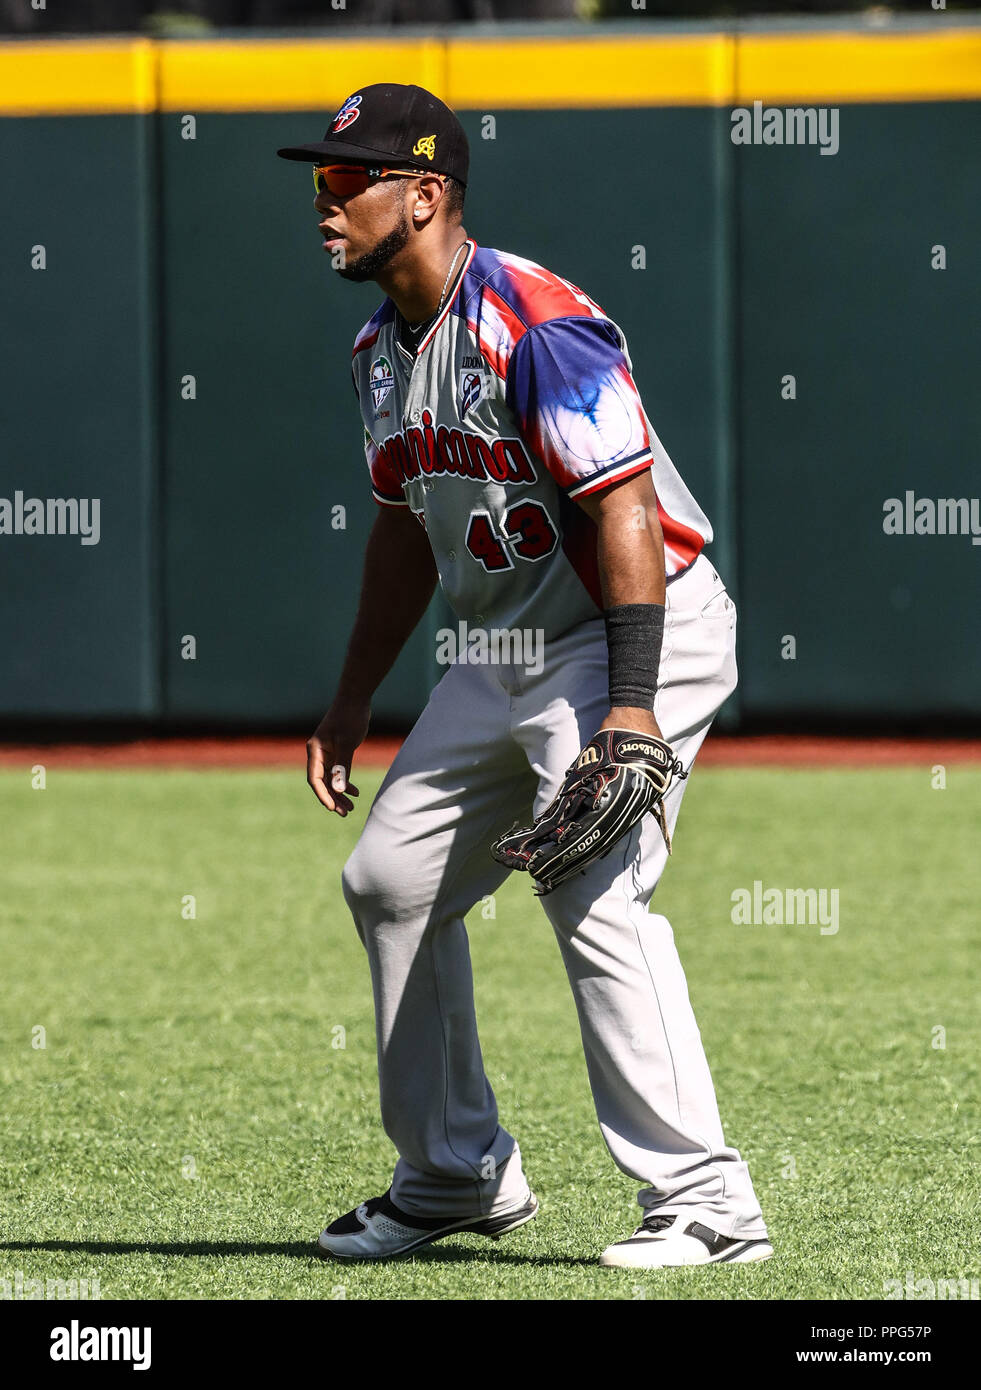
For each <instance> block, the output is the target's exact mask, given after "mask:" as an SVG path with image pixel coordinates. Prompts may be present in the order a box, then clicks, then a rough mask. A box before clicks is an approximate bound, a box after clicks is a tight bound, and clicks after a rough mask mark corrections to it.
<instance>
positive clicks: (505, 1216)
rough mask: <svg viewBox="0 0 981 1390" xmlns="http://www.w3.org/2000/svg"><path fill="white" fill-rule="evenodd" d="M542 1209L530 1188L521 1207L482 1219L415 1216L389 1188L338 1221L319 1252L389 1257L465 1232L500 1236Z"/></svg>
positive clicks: (320, 1243) (359, 1257) (365, 1257)
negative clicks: (405, 1208) (403, 1208)
mask: <svg viewBox="0 0 981 1390" xmlns="http://www.w3.org/2000/svg"><path fill="white" fill-rule="evenodd" d="M390 1191H391V1189H389V1192H390ZM537 1212H538V1199H537V1198H536V1196H535V1194H534V1192H531V1191H529V1193H528V1195H527V1197H526V1198H525V1200H524V1202H523V1203H522V1204H521V1205H520V1206H517V1207H512V1208H511V1209H510V1210H509V1211H504V1212H499V1213H498V1214H496V1215H495V1216H481V1217H478V1218H477V1219H476V1220H475V1219H474V1218H473V1217H472V1216H464V1217H457V1218H456V1219H453V1220H446V1219H445V1218H443V1217H423V1216H412V1215H410V1214H409V1213H408V1212H405V1211H402V1210H401V1209H400V1208H399V1207H397V1206H396V1205H395V1203H394V1202H393V1201H392V1199H391V1197H390V1196H389V1193H388V1192H386V1193H385V1195H384V1196H383V1197H372V1198H370V1199H369V1200H368V1201H367V1202H362V1204H361V1206H360V1207H356V1208H355V1210H354V1211H349V1212H348V1213H347V1215H346V1216H340V1217H338V1219H337V1220H336V1221H334V1222H332V1223H331V1224H330V1225H329V1226H328V1227H327V1229H326V1230H325V1231H324V1232H323V1233H322V1234H321V1236H320V1239H319V1240H318V1241H317V1254H318V1255H323V1256H325V1257H327V1256H333V1257H334V1258H335V1259H339V1260H389V1259H393V1258H394V1257H395V1256H398V1255H410V1254H411V1253H412V1251H413V1250H418V1249H419V1248H420V1246H423V1245H431V1244H432V1242H433V1241H434V1240H442V1238H443V1237H444V1236H451V1235H459V1234H461V1233H462V1232H464V1231H472V1232H473V1233H474V1234H476V1235H480V1236H490V1237H491V1239H492V1240H497V1238H498V1237H499V1236H503V1235H506V1234H507V1232H508V1231H514V1230H517V1228H518V1227H519V1226H523V1225H524V1224H525V1222H526V1221H530V1220H531V1219H532V1217H534V1216H535V1215H536V1214H537Z"/></svg>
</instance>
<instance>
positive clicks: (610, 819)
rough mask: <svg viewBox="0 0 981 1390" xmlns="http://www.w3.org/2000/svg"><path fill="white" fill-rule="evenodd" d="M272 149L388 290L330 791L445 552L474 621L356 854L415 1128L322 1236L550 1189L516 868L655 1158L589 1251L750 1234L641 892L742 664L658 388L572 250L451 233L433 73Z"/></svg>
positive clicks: (451, 128) (637, 1168) (333, 1241)
mask: <svg viewBox="0 0 981 1390" xmlns="http://www.w3.org/2000/svg"><path fill="white" fill-rule="evenodd" d="M279 154H280V155H281V156H283V157H284V158H286V159H293V160H300V161H305V162H308V163H311V164H312V165H313V172H314V182H315V185H316V197H315V201H314V207H315V209H316V211H317V215H318V225H319V228H320V231H321V233H322V236H323V246H324V249H325V250H326V251H328V252H334V251H336V250H338V249H340V251H342V253H343V254H342V255H337V256H336V257H332V260H333V261H334V263H335V267H336V270H337V273H338V274H339V275H341V276H342V277H343V278H345V279H347V280H355V281H363V280H374V281H375V282H376V283H377V284H378V285H379V287H380V288H381V289H382V290H383V291H384V292H385V294H386V298H385V300H384V302H383V303H382V305H381V306H380V308H378V309H377V310H376V312H375V313H374V314H373V315H372V316H371V318H370V319H369V320H368V322H367V323H366V324H365V326H364V328H363V329H362V330H361V332H360V333H359V334H358V335H357V338H356V340H355V343H354V352H353V359H352V371H353V380H354V389H355V392H356V394H357V397H358V401H359V404H360V408H361V417H362V421H363V424H364V441H365V453H366V458H367V465H368V471H369V474H370V478H371V486H372V489H373V493H374V498H375V501H376V502H377V504H378V514H377V517H376V519H375V522H374V525H373V527H372V530H371V534H370V536H369V538H368V542H367V551H366V555H365V565H364V574H363V580H362V588H361V597H360V604H359V608H358V613H357V618H356V620H355V624H354V629H353V632H352V635H351V638H350V643H349V646H348V650H347V655H346V659H345V662H344V666H343V671H342V674H341V677H340V680H339V684H338V687H337V691H336V694H335V696H334V700H333V703H332V704H331V707H330V709H329V710H328V712H327V714H326V715H325V716H324V718H323V719H322V721H321V723H320V725H319V726H318V728H317V730H316V732H315V734H314V735H313V736H312V737H311V739H310V740H309V743H308V745H307V753H308V765H307V780H308V782H309V784H310V786H311V787H312V789H313V791H314V793H315V794H316V796H317V797H318V799H319V800H320V801H321V802H322V803H323V805H324V806H325V807H326V808H327V809H328V810H330V811H333V812H336V814H338V815H340V816H346V815H348V814H349V813H350V812H351V810H352V809H353V800H352V798H354V797H356V796H357V795H358V791H357V788H356V787H355V786H353V785H352V784H351V781H350V772H351V763H352V759H353V756H354V754H355V752H356V750H357V748H358V746H359V744H361V742H362V741H363V740H364V738H365V736H366V734H367V731H368V725H369V719H370V702H371V698H372V695H373V693H374V691H375V689H376V688H377V686H378V684H379V682H380V681H381V680H382V678H383V677H384V676H385V674H386V673H387V672H388V671H389V669H390V668H391V666H392V664H393V662H394V660H395V658H396V656H397V655H398V653H399V651H400V650H401V648H402V646H403V645H404V643H405V641H406V640H407V638H408V637H409V636H410V634H411V633H412V631H413V629H414V628H415V627H416V625H417V623H418V621H419V619H420V618H421V617H422V615H423V613H424V612H425V610H426V608H427V606H428V604H429V602H430V599H431V597H432V595H433V592H434V589H435V586H436V584H437V582H438V583H439V584H440V585H441V586H442V589H443V592H444V594H445V595H446V598H447V599H448V601H449V603H450V604H451V606H452V607H453V609H454V610H455V612H456V614H457V615H458V618H459V619H460V622H461V624H465V625H466V632H467V635H468V639H473V640H472V641H471V640H468V641H467V642H466V643H465V645H464V646H463V649H462V650H460V651H458V652H457V653H456V657H455V660H453V661H452V662H451V663H450V664H448V666H447V670H446V673H445V675H444V676H443V678H442V679H441V680H440V681H439V683H438V684H437V686H436V688H435V689H434V690H433V692H432V695H431V697H430V699H429V702H428V704H427V705H426V708H425V710H424V711H423V713H422V714H421V716H420V717H419V719H418V721H417V723H416V724H415V726H414V728H413V729H412V731H411V732H410V734H409V735H408V737H407V739H406V740H405V743H404V744H403V745H402V748H401V750H400V752H399V753H398V756H397V757H396V758H395V761H394V762H393V764H392V766H391V768H390V769H389V771H388V773H387V775H386V777H385V779H384V781H383V783H382V786H381V789H380V791H379V793H378V795H377V797H376V798H375V801H374V803H373V805H372V807H371V810H370V812H369V814H368V817H367V821H366V823H365V826H364V830H363V832H362V834H361V837H360V839H359V840H358V843H357V846H356V848H355V850H354V852H353V854H352V855H351V857H350V858H349V860H348V862H347V864H346V865H345V868H344V873H343V880H342V881H343V890H344V895H345V898H346V900H347V903H348V905H349V907H350V909H351V912H352V914H353V916H354V921H355V924H356V926H357V930H358V933H359V935H360V938H361V940H362V942H363V944H364V947H365V949H366V951H367V955H368V960H369V963H370V968H371V979H372V986H373V990H374V1002H375V1015H376V1026H377V1043H378V1069H379V1081H380V1096H381V1113H382V1120H383V1123H384V1126H385V1130H386V1133H387V1134H388V1135H389V1137H390V1139H391V1140H392V1142H393V1144H394V1145H395V1148H396V1150H397V1152H398V1155H399V1157H398V1161H397V1163H396V1166H395V1171H394V1174H393V1177H392V1182H391V1186H390V1188H389V1190H388V1191H387V1192H386V1193H385V1194H384V1195H382V1196H374V1197H370V1198H367V1199H366V1200H361V1201H360V1204H359V1205H357V1206H356V1207H355V1208H354V1210H352V1211H350V1212H349V1213H348V1214H347V1215H345V1216H342V1217H340V1218H339V1219H338V1220H335V1221H334V1222H333V1223H332V1224H331V1225H329V1226H328V1227H327V1229H326V1230H325V1231H324V1232H323V1234H322V1235H321V1237H320V1241H319V1245H318V1250H319V1252H320V1253H322V1254H324V1255H330V1256H335V1257H339V1258H342V1259H373V1260H377V1259H386V1258H390V1257H393V1256H399V1255H405V1254H408V1253H410V1252H412V1251H414V1250H417V1249H419V1248H420V1247H421V1246H424V1245H427V1244H429V1243H430V1242H432V1241H435V1240H439V1239H440V1238H441V1237H444V1236H448V1235H451V1234H455V1233H457V1232H461V1231H471V1232H476V1233H478V1234H481V1235H487V1236H494V1237H497V1236H500V1235H502V1234H504V1233H505V1232H508V1231H512V1230H514V1229H516V1228H517V1227H519V1226H521V1225H523V1224H524V1223H526V1222H528V1221H530V1220H531V1219H532V1218H533V1217H534V1216H535V1214H536V1212H537V1210H538V1203H537V1200H536V1198H535V1196H534V1194H533V1192H532V1190H531V1188H530V1187H529V1183H528V1179H527V1177H526V1175H525V1171H524V1167H523V1165H522V1158H521V1152H520V1150H519V1147H518V1144H517V1142H516V1140H515V1139H514V1138H513V1136H512V1135H511V1134H509V1133H508V1131H507V1130H506V1129H504V1128H503V1126H502V1125H501V1124H500V1121H499V1118H498V1111H497V1105H496V1102H495V1098H494V1094H493V1091H492V1090H491V1087H490V1084H489V1082H488V1080H487V1077H486V1075H485V1072H484V1066H483V1061H482V1057H481V1051H480V1043H479V1040H478V1037H477V1028H476V1022H475V1017H474V1001H473V983H472V976H471V967H470V957H469V951H468V942H467V933H466V929H465V927H464V917H465V915H466V914H467V912H469V911H470V909H471V908H473V907H474V905H475V904H477V903H479V902H480V901H481V900H482V899H484V898H485V897H486V896H487V895H488V894H492V893H494V892H495V890H496V889H497V888H498V887H499V886H500V885H501V883H502V882H503V881H504V879H505V878H506V877H507V876H508V874H509V873H510V872H512V871H513V870H517V871H519V872H521V871H527V873H528V881H529V886H530V887H531V886H534V888H535V890H536V891H537V892H538V893H539V894H540V896H541V903H542V907H543V908H544V911H545V913H546V915H547V917H548V919H549V921H550V922H551V924H552V927H553V929H554V931H555V935H556V937H557V939H558V943H559V949H560V950H561V953H562V957H563V961H564V964H565V967H566V971H567V973H568V977H569V982H570V984H571V986H572V991H573V995H574V997H575V1003H576V1008H577V1010H578V1014H579V1022H580V1027H581V1032H582V1042H583V1047H584V1050H585V1055H586V1063H587V1068H588V1075H589V1082H590V1086H591V1089H592V1093H593V1098H594V1101H595V1105H596V1113H597V1116H598V1119H599V1124H600V1128H601V1131H602V1134H603V1138H604V1140H605V1141H606V1144H607V1145H608V1147H609V1150H610V1153H611V1154H612V1156H613V1159H614V1161H615V1162H616V1163H617V1165H618V1166H619V1167H620V1168H621V1169H622V1170H623V1172H624V1173H627V1174H629V1175H630V1176H631V1177H632V1178H634V1179H635V1180H637V1181H638V1182H639V1183H640V1184H642V1186H641V1189H640V1193H639V1197H638V1201H639V1204H640V1206H641V1209H642V1219H641V1221H640V1224H639V1225H638V1226H637V1227H636V1229H635V1230H634V1231H633V1233H632V1234H627V1233H625V1232H624V1233H622V1234H621V1237H620V1238H618V1239H617V1238H614V1239H613V1243H612V1244H610V1245H608V1246H607V1248H606V1249H605V1250H603V1252H602V1254H601V1255H600V1263H601V1264H602V1265H607V1266H628V1267H634V1268H654V1267H661V1266H676V1265H691V1264H705V1263H710V1262H714V1263H746V1262H749V1261H755V1260H762V1259H765V1258H767V1257H768V1256H769V1255H771V1254H772V1253H773V1252H772V1247H771V1246H770V1244H769V1241H768V1239H767V1232H766V1227H765V1225H764V1222H763V1217H762V1214H761V1211H760V1207H759V1203H758V1201H757V1198H756V1195H755V1193H754V1190H753V1185H752V1182H751V1180H750V1175H749V1172H748V1169H747V1166H746V1164H745V1162H744V1161H743V1160H742V1158H741V1157H740V1155H739V1153H738V1151H737V1150H736V1149H734V1148H732V1147H730V1146H729V1145H727V1144H726V1141H725V1138H724V1136H723V1131H722V1125H721V1122H720V1119H719V1112H718V1108H717V1104H716V1099H715V1093H714V1089H713V1085H712V1080H711V1076H710V1074H709V1069H708V1064H707V1062H706V1059H705V1054H704V1051H703V1049H702V1043H701V1038H700V1036H699V1031H698V1027H697V1025H696V1022H695V1018H694V1016H693V1013H692V1009H691V1005H690V1003H689V1000H688V990H687V985H686V982H685V976H684V972H683V970H682V967H681V963H680V961H679V959H678V953H677V951H676V949H675V944H674V939H673V936H672V931H671V927H670V925H669V923H668V921H667V919H666V918H665V917H663V916H661V915H659V914H657V913H651V912H649V910H648V909H649V904H650V901H651V897H652V895H653V893H654V890H655V888H656V886H657V883H658V880H659V879H660V877H661V873H662V871H663V869H664V867H665V863H666V860H667V854H668V853H669V845H670V834H671V831H672V830H673V828H674V825H675V822H676V820H677V817H678V810H679V806H680V803H681V798H682V795H683V791H684V787H685V785H686V783H685V777H686V775H687V772H688V770H690V768H691V765H692V762H693V760H694V758H695V755H696V753H697V752H698V749H699V747H700V745H701V743H702V740H703V739H704V738H705V735H706V733H707V732H708V729H709V725H710V724H711V722H712V719H713V717H714V715H715V713H716V711H717V710H718V709H719V707H720V705H721V704H722V703H723V701H724V700H725V698H726V696H727V695H728V694H729V693H730V691H731V690H732V689H733V688H734V686H735V684H736V665H735V655H734V643H735V627H736V614H735V609H734V607H733V603H732V600H731V599H730V598H729V596H728V594H727V592H726V588H725V585H724V583H723V581H722V579H721V578H720V577H719V575H718V573H717V572H716V570H715V569H714V567H713V565H712V563H711V561H710V560H708V559H707V558H706V556H705V555H704V553H703V551H704V546H705V544H706V542H707V541H710V540H711V539H712V531H711V528H710V526H709V523H708V520H707V519H706V517H705V515H704V514H703V513H702V511H701V509H700V508H699V506H698V505H697V503H696V502H695V500H694V498H693V497H692V496H691V494H690V493H689V491H688V489H687V488H686V487H685V485H684V483H683V482H682V480H681V478H680V477H679V475H678V473H677V472H676V470H675V468H674V466H673V465H672V463H671V460H670V459H669V457H668V455H667V453H666V452H665V450H664V448H663V446H662V445H661V443H660V441H659V439H658V438H657V435H656V434H655V433H654V430H653V428H652V426H651V423H650V421H649V420H648V418H647V416H646V414H645V413H644V408H643V405H642V404H641V399H640V396H639V394H638V391H637V387H636V385H635V383H634V380H633V377H632V374H631V363H630V357H629V355H628V352H627V345H626V342H625V339H624V335H623V332H622V331H621V329H620V328H619V327H618V326H617V324H616V323H614V322H613V321H612V320H611V319H610V318H609V317H608V316H607V315H606V314H605V313H604V312H603V310H602V309H601V308H600V307H599V305H598V304H596V303H594V301H593V300H592V299H590V298H589V296H588V295H587V294H585V293H583V291H582V290H580V289H578V288H577V287H576V286H575V285H572V284H570V283H569V282H568V281H567V280H564V279H563V278H562V277H561V276H560V275H557V274H555V273H554V272H552V271H549V270H546V269H545V268H544V267H543V266H540V265H537V264H535V263H534V262H532V261H529V260H525V259H522V258H521V257H519V256H515V255H510V254H508V253H506V252H503V251H494V250H490V249H488V248H486V247H482V246H478V245H477V243H476V242H475V241H474V239H473V238H472V237H470V236H468V235H467V232H466V229H465V228H464V226H463V223H462V211H463V198H464V191H465V188H466V184H467V177H468V164H469V154H468V146H467V139H466V135H465V133H464V131H463V128H462V126H461V125H460V122H459V121H458V120H457V118H456V116H455V115H454V114H453V113H452V112H451V111H450V110H449V109H448V108H447V107H446V106H444V105H443V103H442V102H440V101H439V100H437V99H436V98H435V97H434V96H432V95H431V94H430V93H429V92H426V91H424V90H423V89H421V88H419V87H416V86H400V85H395V84H389V83H379V84H374V85H371V86H366V87H363V88H361V90H360V91H357V92H355V93H353V94H352V95H351V96H349V97H348V99H347V100H346V101H345V102H344V104H343V105H342V106H341V108H340V109H339V111H338V112H337V114H336V115H335V116H334V118H333V120H332V121H331V124H330V128H329V129H328V131H327V133H326V135H325V137H324V139H323V140H322V141H319V142H316V143H313V144H307V145H299V146H294V147H290V148H287V149H282V150H280V151H279ZM614 1234H615V1233H612V1232H611V1235H614Z"/></svg>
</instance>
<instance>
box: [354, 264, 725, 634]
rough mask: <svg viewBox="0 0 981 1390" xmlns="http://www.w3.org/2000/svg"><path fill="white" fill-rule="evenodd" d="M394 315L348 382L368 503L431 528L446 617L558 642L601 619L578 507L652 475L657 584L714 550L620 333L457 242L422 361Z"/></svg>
mask: <svg viewBox="0 0 981 1390" xmlns="http://www.w3.org/2000/svg"><path fill="white" fill-rule="evenodd" d="M400 326H404V325H401V323H400V317H399V315H398V313H397V311H396V309H395V306H394V304H393V303H392V301H391V300H390V299H386V300H385V302H384V303H383V304H382V305H381V307H380V308H379V309H378V310H377V311H376V313H375V314H373V315H372V317H371V319H370V320H369V321H368V323H367V324H365V326H364V328H362V330H361V332H360V333H359V334H358V336H357V339H356V340H355V344H354V352H353V360H352V372H353V376H354V386H355V390H356V392H357V395H358V398H359V401H360V404H361V413H362V418H363V422H364V429H365V453H366V457H367V462H368V467H369V471H370V474H371V481H372V487H373V491H374V496H375V499H376V501H377V502H378V503H379V504H380V505H382V506H402V507H405V506H407V507H410V508H411V509H412V511H413V512H414V513H415V515H416V516H417V517H418V519H419V521H420V522H421V523H422V524H423V525H424V526H425V528H426V531H427V533H428V536H429V540H430V543H431V545H432V548H433V554H434V556H435V559H436V565H437V568H438V571H439V577H440V583H441V586H442V588H443V591H444V593H445V594H446V597H447V599H448V601H449V603H450V605H451V607H452V608H453V610H454V611H455V613H456V614H457V616H458V617H459V618H461V619H463V620H465V621H466V622H468V623H473V624H476V625H478V626H483V627H487V628H496V629H512V630H514V629H518V630H520V629H535V630H537V631H540V632H541V633H542V634H543V637H544V639H545V640H552V639H554V638H556V637H558V636H560V635H561V634H562V633H564V632H566V631H567V630H568V629H569V628H571V627H574V626H575V625H576V624H578V623H581V622H584V621H586V620H587V619H590V618H595V617H597V616H598V614H599V613H601V612H602V608H603V603H602V596H601V593H600V584H599V575H598V567H597V560H596V528H595V526H594V525H593V522H592V521H591V520H590V519H589V517H588V516H587V515H586V513H585V512H584V511H583V510H582V508H581V507H580V506H579V505H578V504H577V501H576V499H577V498H579V497H584V496H586V495H588V494H589V493H591V492H598V491H601V490H602V489H603V488H604V487H608V486H609V485H610V484H611V483H612V482H614V481H617V480H619V479H622V478H627V477H630V476H631V474H634V473H638V472H640V471H641V470H643V469H651V470H652V473H653V481H654V487H655V491H656V494H657V501H658V512H659V516H660V520H661V525H662V528H663V531H664V542H665V566H666V570H667V576H668V582H669V583H670V582H672V580H673V579H675V578H677V577H678V575H680V574H682V573H683V572H684V571H685V570H687V569H688V568H689V567H690V566H691V565H692V564H693V562H694V561H695V559H696V558H697V556H698V554H699V553H700V551H701V549H702V547H703V546H704V545H705V543H706V542H707V541H710V540H711V539H712V531H711V527H710V525H709V522H708V520H707V518H706V516H705V515H704V513H703V512H702V511H701V509H700V507H699V506H698V504H697V503H696V502H695V500H694V498H693V497H692V495H691V493H690V492H689V491H688V489H687V488H686V487H685V485H684V483H683V482H682V480H681V478H680V477H679V476H678V473H677V472H676V470H675V468H674V466H673V464H672V462H671V460H670V458H669V457H668V455H667V452H666V451H665V449H664V448H663V446H662V445H661V442H660V440H659V439H658V438H657V435H656V434H655V433H654V430H653V428H652V426H651V423H650V421H649V420H648V418H647V415H646V414H645V412H644V408H643V405H642V403H641V400H640V395H639V393H638V391H637V387H636V385H635V384H634V380H633V376H632V368H631V362H630V357H629V355H628V352H627V345H626V340H625V337H624V334H623V332H622V330H621V329H620V328H619V326H618V325H617V324H616V323H614V322H613V321H612V320H611V319H610V318H609V317H608V316H607V315H606V314H605V313H604V312H603V310H602V309H601V308H600V307H599V305H597V304H596V303H595V302H594V301H593V300H592V299H590V298H589V296H588V295H586V294H584V293H583V291H582V290H580V289H578V288H577V287H576V286H575V285H572V284H570V283H569V281H567V280H564V279H563V278H562V277H561V276H560V275H556V274H554V273H553V272H552V271H549V270H546V269H544V268H543V267H542V266H540V265H537V264H535V263H534V262H533V261H529V260H525V259H523V258H521V257H519V256H512V255H509V254H507V253H505V252H502V251H494V250H490V249H487V248H484V247H478V246H477V244H476V242H474V241H473V240H472V239H470V240H468V241H467V243H466V259H465V262H464V266H463V270H462V273H460V274H459V275H458V277H457V281H456V285H455V287H454V289H453V292H452V294H451V295H450V297H449V300H448V302H447V304H446V305H445V306H444V308H443V309H442V311H441V312H440V314H439V315H438V317H437V318H436V319H435V321H434V322H433V323H432V325H431V326H430V327H429V328H428V329H427V330H426V331H425V333H424V335H423V336H422V339H421V341H420V342H419V344H418V347H417V348H415V350H414V351H413V350H412V349H410V348H406V346H404V343H403V341H402V338H403V336H404V335H403V334H401V333H400V331H399V330H400Z"/></svg>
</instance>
